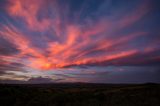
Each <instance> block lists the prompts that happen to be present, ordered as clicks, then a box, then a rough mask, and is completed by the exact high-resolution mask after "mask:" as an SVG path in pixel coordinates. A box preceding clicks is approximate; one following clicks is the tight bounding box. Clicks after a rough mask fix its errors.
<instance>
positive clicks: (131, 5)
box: [0, 0, 160, 82]
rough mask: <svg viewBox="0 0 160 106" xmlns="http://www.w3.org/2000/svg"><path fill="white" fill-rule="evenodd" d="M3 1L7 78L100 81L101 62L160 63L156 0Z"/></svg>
mask: <svg viewBox="0 0 160 106" xmlns="http://www.w3.org/2000/svg"><path fill="white" fill-rule="evenodd" d="M1 5H2V6H1ZM0 6H1V8H0V59H1V60H0V78H1V79H8V78H10V76H11V77H14V78H10V79H16V77H17V78H18V79H19V80H28V79H30V78H32V77H39V76H42V77H46V76H47V77H48V78H52V79H54V80H56V79H63V80H64V81H72V80H73V81H90V80H91V81H93V79H94V81H95V80H97V81H98V80H99V78H98V77H94V78H90V74H91V73H97V76H98V75H99V74H98V73H101V72H100V71H99V70H101V67H106V70H108V67H110V66H113V67H125V66H130V67H131V69H132V67H144V66H150V67H156V69H155V70H156V71H157V70H158V69H159V67H158V66H159V65H160V64H159V63H160V46H159V45H160V35H159V34H160V33H159V28H160V26H159V24H158V23H157V20H158V18H160V16H159V14H158V12H157V11H158V10H159V8H158V6H157V2H156V1H151V0H142V1H138V0H135V1H132V2H128V1H127V0H124V1H112V0H102V1H98V0H85V1H81V2H79V1H78V3H76V2H75V1H74V0H69V1H65V0H14V1H13V0H4V1H3V2H2V3H0ZM84 67H85V68H84ZM144 69H146V68H144ZM59 70H61V71H62V73H61V74H59ZM71 70H75V71H76V72H79V74H78V75H80V78H78V75H77V74H74V73H73V72H72V71H71ZM83 70H85V71H86V73H87V75H86V73H85V71H83ZM88 70H91V73H90V71H89V73H90V74H89V76H88ZM92 70H93V72H92ZM94 70H95V71H94ZM109 70H112V69H109ZM127 70H129V69H128V68H127ZM103 71H104V72H105V73H108V71H107V72H106V71H105V70H104V69H103ZM135 72H136V73H137V74H138V72H137V71H135ZM8 73H14V75H10V76H9V74H8ZM22 73H23V74H24V75H25V77H24V78H19V77H18V76H21V75H22ZM102 73H103V72H102ZM109 73H110V72H109ZM72 74H73V75H72ZM83 74H85V75H83ZM144 74H145V73H144ZM91 75H92V74H91ZM71 76H72V77H71ZM73 76H77V78H76V77H73ZM83 76H84V77H83ZM81 77H82V78H81ZM106 77H107V76H106ZM153 77H154V76H153ZM63 80H62V81H63ZM95 82H96V81H95ZM104 82H106V81H104Z"/></svg>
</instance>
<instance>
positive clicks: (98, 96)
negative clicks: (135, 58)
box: [0, 83, 160, 106]
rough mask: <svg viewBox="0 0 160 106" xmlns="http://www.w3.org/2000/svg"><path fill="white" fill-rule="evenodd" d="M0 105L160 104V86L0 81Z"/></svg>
mask: <svg viewBox="0 0 160 106" xmlns="http://www.w3.org/2000/svg"><path fill="white" fill-rule="evenodd" d="M0 106H160V85H159V84H139V85H134V84H132V85H123V84H116V85H114V84H83V83H78V84H35V85H33V84H32V85H13V84H12V85H7V84H1V85H0Z"/></svg>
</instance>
